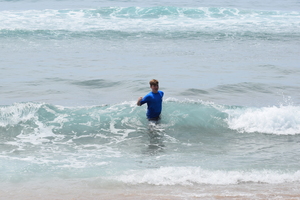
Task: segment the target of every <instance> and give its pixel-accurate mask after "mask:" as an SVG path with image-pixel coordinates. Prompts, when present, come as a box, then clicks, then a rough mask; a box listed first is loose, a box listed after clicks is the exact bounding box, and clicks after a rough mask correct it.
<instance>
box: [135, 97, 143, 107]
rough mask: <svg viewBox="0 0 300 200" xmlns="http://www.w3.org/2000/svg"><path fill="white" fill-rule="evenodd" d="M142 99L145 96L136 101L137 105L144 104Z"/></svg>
mask: <svg viewBox="0 0 300 200" xmlns="http://www.w3.org/2000/svg"><path fill="white" fill-rule="evenodd" d="M142 99H143V97H140V98H139V99H138V101H137V102H136V105H138V106H141V105H142V104H141V101H142Z"/></svg>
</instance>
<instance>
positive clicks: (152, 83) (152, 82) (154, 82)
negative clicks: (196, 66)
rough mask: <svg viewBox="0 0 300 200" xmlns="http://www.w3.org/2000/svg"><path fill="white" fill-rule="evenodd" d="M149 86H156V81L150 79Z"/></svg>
mask: <svg viewBox="0 0 300 200" xmlns="http://www.w3.org/2000/svg"><path fill="white" fill-rule="evenodd" d="M149 84H150V86H152V85H158V80H156V79H152V80H151V81H150V82H149Z"/></svg>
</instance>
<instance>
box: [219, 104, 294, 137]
mask: <svg viewBox="0 0 300 200" xmlns="http://www.w3.org/2000/svg"><path fill="white" fill-rule="evenodd" d="M225 112H226V113H227V114H228V118H227V119H226V121H227V123H228V126H229V128H230V129H233V130H238V131H239V132H248V133H253V132H261V133H269V134H277V135H294V134H300V107H298V106H280V107H276V106H272V107H262V108H236V109H228V110H225Z"/></svg>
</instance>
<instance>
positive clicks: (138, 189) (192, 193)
mask: <svg viewBox="0 0 300 200" xmlns="http://www.w3.org/2000/svg"><path fill="white" fill-rule="evenodd" d="M299 185H300V184H299V183H286V184H264V183H262V184H257V183H242V184H237V185H189V186H178V185H174V186H156V185H147V184H145V185H125V184H117V185H114V184H111V185H109V184H106V185H103V184H102V183H101V181H99V182H98V181H97V180H92V181H91V180H63V181H62V180H57V181H45V182H39V181H37V182H27V183H9V184H4V183H1V188H2V189H1V190H0V199H14V200H27V199H30V200H32V199H40V200H50V199H51V200H53V199H56V200H60V199H63V200H74V199H76V200H77V199H78V200H80V199H82V200H85V199H89V200H90V199H101V200H110V199H114V200H127V199H128V200H129V199H130V200H139V199H143V200H180V199H191V200H192V199H221V200H223V199H243V200H252V199H288V200H297V199H300V192H299Z"/></svg>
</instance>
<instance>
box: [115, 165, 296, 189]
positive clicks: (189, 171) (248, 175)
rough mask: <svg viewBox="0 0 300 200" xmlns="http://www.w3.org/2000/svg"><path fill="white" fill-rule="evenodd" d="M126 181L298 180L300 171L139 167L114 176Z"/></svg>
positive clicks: (218, 181) (260, 181) (177, 182)
mask: <svg viewBox="0 0 300 200" xmlns="http://www.w3.org/2000/svg"><path fill="white" fill-rule="evenodd" d="M115 179H117V180H118V181H121V182H124V183H127V184H134V185H135V184H151V185H194V184H212V185H231V184H239V183H247V182H254V183H269V184H278V183H286V182H299V181H300V171H296V172H291V173H285V172H279V171H272V170H262V171H255V170H253V171H222V170H216V171H213V170H204V169H202V168H201V167H160V168H158V169H145V170H141V171H137V170H136V171H134V170H132V171H128V172H126V173H125V174H123V175H121V176H119V177H115Z"/></svg>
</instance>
